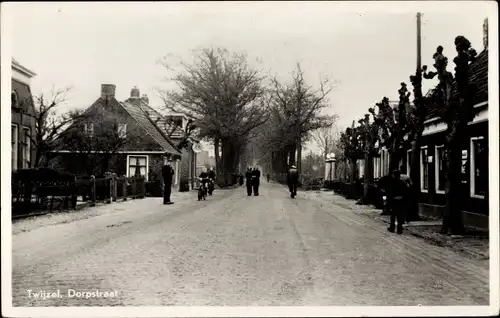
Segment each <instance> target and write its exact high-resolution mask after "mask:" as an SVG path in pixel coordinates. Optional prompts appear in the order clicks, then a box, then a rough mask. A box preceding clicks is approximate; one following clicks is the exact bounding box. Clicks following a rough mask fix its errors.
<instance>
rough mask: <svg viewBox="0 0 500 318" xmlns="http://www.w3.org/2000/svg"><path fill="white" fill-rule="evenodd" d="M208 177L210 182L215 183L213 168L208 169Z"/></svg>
mask: <svg viewBox="0 0 500 318" xmlns="http://www.w3.org/2000/svg"><path fill="white" fill-rule="evenodd" d="M208 177H209V178H210V179H212V180H214V181H215V171H214V168H212V167H210V170H209V171H208Z"/></svg>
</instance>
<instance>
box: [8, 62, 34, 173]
mask: <svg viewBox="0 0 500 318" xmlns="http://www.w3.org/2000/svg"><path fill="white" fill-rule="evenodd" d="M34 76H36V74H35V73H34V72H33V71H30V70H29V69H27V68H26V67H24V66H23V65H21V64H20V63H19V62H18V61H16V60H15V59H12V78H11V83H12V92H11V114H12V118H11V136H12V137H11V149H12V150H11V160H12V161H11V164H12V166H11V167H12V168H11V170H12V171H15V170H17V169H25V168H32V167H33V163H34V162H33V159H34V158H35V154H36V152H35V149H34V147H33V143H32V141H31V136H32V134H34V132H35V115H36V113H35V106H34V104H33V98H32V95H31V88H30V85H31V79H32V78H33V77H34Z"/></svg>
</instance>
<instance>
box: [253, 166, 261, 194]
mask: <svg viewBox="0 0 500 318" xmlns="http://www.w3.org/2000/svg"><path fill="white" fill-rule="evenodd" d="M252 186H253V195H254V196H258V195H259V186H260V170H259V168H257V167H255V168H254V169H253V171H252Z"/></svg>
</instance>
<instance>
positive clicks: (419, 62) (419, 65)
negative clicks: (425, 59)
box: [417, 12, 422, 72]
mask: <svg viewBox="0 0 500 318" xmlns="http://www.w3.org/2000/svg"><path fill="white" fill-rule="evenodd" d="M421 18H422V13H420V12H417V72H419V71H421V69H422V36H421V32H420V27H421V23H422V21H421Z"/></svg>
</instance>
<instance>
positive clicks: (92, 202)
mask: <svg viewBox="0 0 500 318" xmlns="http://www.w3.org/2000/svg"><path fill="white" fill-rule="evenodd" d="M95 201H96V186H95V176H93V175H92V176H90V206H95Z"/></svg>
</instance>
